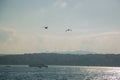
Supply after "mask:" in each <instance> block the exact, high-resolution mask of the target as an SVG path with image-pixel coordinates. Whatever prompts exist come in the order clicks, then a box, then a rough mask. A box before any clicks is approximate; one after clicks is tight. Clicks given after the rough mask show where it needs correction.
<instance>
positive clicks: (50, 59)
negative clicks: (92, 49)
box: [0, 53, 120, 67]
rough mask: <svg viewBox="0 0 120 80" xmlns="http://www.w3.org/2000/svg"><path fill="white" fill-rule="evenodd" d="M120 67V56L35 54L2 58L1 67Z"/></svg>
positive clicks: (0, 60) (4, 56)
mask: <svg viewBox="0 0 120 80" xmlns="http://www.w3.org/2000/svg"><path fill="white" fill-rule="evenodd" d="M29 64H47V65H74V66H114V67H115V66H117V67H118V66H120V54H82V55H80V54H58V53H34V54H16V55H2V56H0V65H29Z"/></svg>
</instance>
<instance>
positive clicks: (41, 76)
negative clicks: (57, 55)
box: [0, 65, 120, 80]
mask: <svg viewBox="0 0 120 80" xmlns="http://www.w3.org/2000/svg"><path fill="white" fill-rule="evenodd" d="M0 80H120V67H99V66H97V67H95V66H94V67H93V66H60V65H57V66H56V65H49V66H48V68H45V67H43V68H38V67H29V66H27V65H16V66H15V65H11V66H5V65H4V66H3V65H2V66H0Z"/></svg>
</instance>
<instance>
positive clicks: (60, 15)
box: [0, 0, 120, 54]
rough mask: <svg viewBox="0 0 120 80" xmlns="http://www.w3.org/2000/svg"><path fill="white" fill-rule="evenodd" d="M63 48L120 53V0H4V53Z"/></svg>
mask: <svg viewBox="0 0 120 80" xmlns="http://www.w3.org/2000/svg"><path fill="white" fill-rule="evenodd" d="M44 26H48V29H44V28H43V27H44ZM68 28H70V29H72V31H69V32H65V30H66V29H68ZM61 51H90V52H97V53H114V54H120V1H119V0H0V54H11V53H13V54H18V53H36V52H37V53H39V52H61Z"/></svg>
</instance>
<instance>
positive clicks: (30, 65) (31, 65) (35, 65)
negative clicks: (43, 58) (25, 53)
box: [29, 64, 48, 68]
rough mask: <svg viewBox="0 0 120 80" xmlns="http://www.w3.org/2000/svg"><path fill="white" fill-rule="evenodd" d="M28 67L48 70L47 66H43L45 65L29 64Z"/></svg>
mask: <svg viewBox="0 0 120 80" xmlns="http://www.w3.org/2000/svg"><path fill="white" fill-rule="evenodd" d="M29 67H39V68H42V67H45V68H48V65H45V64H29Z"/></svg>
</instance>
